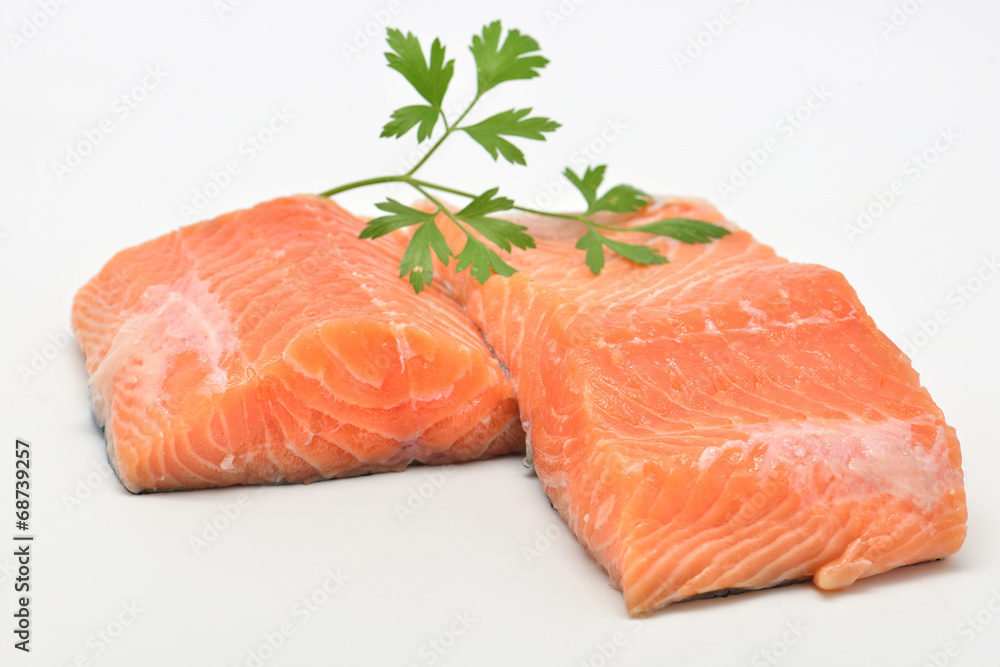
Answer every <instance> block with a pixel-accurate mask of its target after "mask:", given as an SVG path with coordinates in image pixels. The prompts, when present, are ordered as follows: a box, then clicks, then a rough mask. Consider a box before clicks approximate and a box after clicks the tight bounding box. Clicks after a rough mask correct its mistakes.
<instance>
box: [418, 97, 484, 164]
mask: <svg viewBox="0 0 1000 667" xmlns="http://www.w3.org/2000/svg"><path fill="white" fill-rule="evenodd" d="M481 95H482V93H477V94H476V96H475V97H473V98H472V101H471V102H469V106H467V107H465V111H463V112H462V115H460V116H459V117H458V118H457V119H456V120H455V122H454V123H452V124H451V125H448V121H447V120H445V123H444V127H445V130H444V134H442V135H441V138H440V139H438V140H437V141H436V142H434V145H433V146H431V149H430V150H429V151H427V152H426V153H424V156H423V157H422V158H420V161H419V162H417V163H416V164H415V165H413V168H412V169H410V170H409V171H408V172H406V174H405V176H406V177H410V176H413V174H415V173H416V172H417V169H420V167H422V166H423V165H424V163H425V162H427V160H428V159H429V158H430V156H431V155H433V154H434V151H436V150H437V149H438V147H439V146H440V145H441V144H443V143H444V140H445V139H447V138H448V137H449V136H450V135H451V133H452V132H454V131H455V130H457V129H460V128H459V127H458V124H459V123H461V122H462V121H463V120H465V117H466V116H468V115H469V112H470V111H472V107H474V106H476V102H478V101H479V97H480V96H481ZM442 116H443V114H442Z"/></svg>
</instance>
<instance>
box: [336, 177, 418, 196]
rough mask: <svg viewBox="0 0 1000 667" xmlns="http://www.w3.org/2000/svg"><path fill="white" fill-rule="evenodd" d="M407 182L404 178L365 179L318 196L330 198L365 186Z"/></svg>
mask: <svg viewBox="0 0 1000 667" xmlns="http://www.w3.org/2000/svg"><path fill="white" fill-rule="evenodd" d="M408 180H409V179H408V177H406V176H379V177H378V178H366V179H364V180H363V181H354V182H353V183H347V184H345V185H341V186H338V187H336V188H333V189H332V190H327V191H326V192H321V193H320V194H319V196H320V197H332V196H334V195H339V194H340V193H341V192H347V191H348V190H354V189H355V188H363V187H365V186H366V185H378V184H379V183H400V182H406V181H408Z"/></svg>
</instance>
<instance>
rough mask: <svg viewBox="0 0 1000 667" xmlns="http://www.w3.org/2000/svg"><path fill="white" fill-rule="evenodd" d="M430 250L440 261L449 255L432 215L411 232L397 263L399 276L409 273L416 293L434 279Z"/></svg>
mask: <svg viewBox="0 0 1000 667" xmlns="http://www.w3.org/2000/svg"><path fill="white" fill-rule="evenodd" d="M432 250H433V251H434V254H436V255H437V256H438V259H439V260H441V261H442V262H445V263H447V262H448V258H449V257H451V248H449V247H448V242H447V241H446V240H445V238H444V234H442V233H441V230H440V229H438V226H437V225H436V224H435V223H434V216H433V215H431V219H430V221H429V222H425V223H424V224H422V225H420V226H419V227H417V231H415V232H413V236H412V237H411V238H410V243H409V244H408V245H407V246H406V252H404V253H403V259H402V260H401V261H400V263H399V277H400V278H403V277H405V276H406V275H409V277H410V284H411V285H412V286H413V291H414V292H416V293H417V294H419V293H420V292H421V291H422V290H423V289H424V287H425V286H426V285H430V284H431V281H432V280H433V279H434V260H433V257H432V256H431V251H432Z"/></svg>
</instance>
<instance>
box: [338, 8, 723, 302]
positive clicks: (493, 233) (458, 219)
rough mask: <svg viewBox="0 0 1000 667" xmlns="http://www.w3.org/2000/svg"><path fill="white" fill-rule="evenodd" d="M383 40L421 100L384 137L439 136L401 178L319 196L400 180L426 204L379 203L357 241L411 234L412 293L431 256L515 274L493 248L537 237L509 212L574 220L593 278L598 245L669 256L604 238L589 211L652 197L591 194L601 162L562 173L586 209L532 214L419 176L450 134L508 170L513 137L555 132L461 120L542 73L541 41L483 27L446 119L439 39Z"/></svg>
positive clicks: (489, 195) (701, 226) (548, 125)
mask: <svg viewBox="0 0 1000 667" xmlns="http://www.w3.org/2000/svg"><path fill="white" fill-rule="evenodd" d="M501 37H503V41H502V42H501ZM387 42H388V45H389V49H390V50H389V51H387V52H386V54H385V57H386V61H387V62H388V65H389V67H390V68H392V69H394V70H396V71H397V72H399V73H400V74H402V75H403V77H404V78H405V79H406V80H407V81H408V82H409V83H410V85H411V86H413V88H414V90H416V92H417V93H418V94H419V95H420V97H421V98H423V102H424V103H421V104H411V105H407V106H404V107H400V108H399V109H396V110H395V111H393V112H392V114H391V116H390V120H389V122H387V123H386V124H385V126H384V127H383V128H382V134H381V136H382V137H395V138H400V137H403V136H405V135H406V134H407V133H408V132H410V131H411V130H413V129H414V128H416V135H417V141H418V142H420V143H423V142H424V141H430V140H431V139H432V137H434V135H435V132H436V131H437V130H438V122H439V121H440V126H441V127H442V128H443V131H442V132H441V133H440V136H439V137H438V138H437V140H436V141H435V142H434V143H433V144H432V145H431V147H430V149H429V150H428V151H427V152H426V153H425V154H424V156H423V157H422V158H421V159H420V160H419V161H418V162H417V163H416V164H415V165H414V166H413V167H412V168H411V169H410V170H409V171H408V172H406V173H405V174H400V175H395V176H381V177H377V178H368V179H364V180H360V181H355V182H353V183H347V184H345V185H342V186H339V187H336V188H333V189H331V190H327V191H326V192H323V193H322V195H321V196H324V197H332V196H334V195H336V194H339V193H341V192H346V191H348V190H353V189H356V188H361V187H366V186H370V185H378V184H384V183H405V184H407V185H409V186H411V187H412V188H414V189H415V190H416V191H417V192H419V193H420V194H421V195H422V196H423V197H424V198H425V199H427V201H428V202H430V207H429V208H430V210H419V209H415V208H412V207H410V206H407V205H405V204H402V203H400V202H398V201H396V200H395V199H392V198H387V199H386V201H384V202H380V203H378V204H376V207H377V208H378V209H379V210H380V211H383V212H384V213H385V214H386V215H382V216H380V217H377V218H374V219H373V220H370V221H369V222H368V223H367V225H366V227H365V229H364V230H363V231H362V232H361V238H373V239H374V238H378V237H380V236H384V235H386V234H389V233H391V232H393V231H395V230H397V229H402V228H404V227H414V228H415V229H414V230H413V232H412V234H411V236H410V241H409V243H408V245H407V248H406V251H405V252H404V253H403V257H402V259H401V261H400V264H399V275H400V277H408V278H409V281H410V284H411V285H412V286H413V289H414V290H415V291H416V292H418V293H419V292H420V291H421V290H423V288H424V287H425V286H427V285H429V284H431V281H432V279H433V276H434V256H437V258H438V260H440V261H441V262H443V263H446V264H447V263H449V262H451V260H452V259H454V260H456V261H457V265H456V266H455V270H456V271H465V270H469V271H470V272H471V274H472V276H473V277H474V278H475V279H476V280H478V281H479V282H480V283H483V282H486V280H487V279H488V278H489V277H490V275H492V274H493V273H498V274H500V275H503V276H510V275H513V274H514V272H515V269H514V268H513V267H512V266H510V265H509V264H508V263H507V262H505V261H504V260H503V259H502V258H501V257H500V255H498V254H497V252H496V251H495V250H493V248H491V247H490V245H492V246H494V247H495V248H496V249H498V250H501V251H504V252H510V251H511V250H512V249H513V248H515V247H516V248H520V249H522V250H527V249H529V248H534V247H535V240H534V239H533V238H532V237H531V236H530V235H529V234H528V233H527V227H525V226H524V225H519V224H517V223H514V222H511V221H510V220H505V219H503V218H498V217H494V216H493V214H496V213H501V212H503V211H511V210H517V211H523V212H527V213H534V214H538V215H544V216H548V217H554V218H565V219H571V220H576V221H579V222H581V223H583V224H584V225H586V228H587V229H586V232H585V233H584V234H583V235H582V236H581V237H580V239H579V240H578V241H577V243H576V247H577V248H578V249H580V250H583V251H585V261H586V263H587V266H588V267H590V270H591V271H592V272H593V273H594V275H598V274H600V272H601V269H602V268H603V267H604V249H605V248H607V249H608V250H610V251H611V252H614V253H617V254H619V255H621V256H622V257H625V258H627V259H629V260H632V261H633V262H637V263H639V264H664V263H666V262H667V258H666V257H664V256H663V255H662V254H661V253H660V252H659V251H658V250H657V249H656V248H652V247H649V246H646V245H642V244H633V243H626V242H624V241H620V240H614V239H612V238H609V236H608V235H607V234H606V232H620V231H622V229H621V228H618V227H613V226H610V225H605V224H602V223H600V222H597V221H595V220H594V219H593V215H594V214H596V213H599V212H601V211H609V212H614V213H628V212H632V211H638V210H639V209H641V208H642V207H643V206H645V205H647V204H648V203H649V202H650V201H651V199H652V198H651V197H650V196H649V195H648V194H646V193H645V192H643V191H642V190H639V189H638V188H635V187H632V186H631V185H624V184H623V185H615V186H613V187H611V188H609V189H607V190H606V191H605V192H604V194H602V195H600V196H598V189H599V188H600V186H601V183H602V182H603V180H604V172H605V169H606V167H605V166H604V165H601V166H596V167H588V168H587V169H586V170H585V171H584V173H583V174H582V175H577V174H576V173H575V172H573V170H571V169H569V168H567V169H566V170H565V172H563V173H564V175H565V176H566V178H567V179H568V180H569V182H570V183H572V184H573V186H574V187H575V188H576V189H577V190H579V191H580V194H581V195H582V196H583V198H584V200H585V201H586V203H587V208H586V210H585V211H584V212H583V213H554V212H545V211H538V210H535V209H531V208H526V207H523V206H517V205H515V204H514V201H513V200H511V199H509V198H507V197H503V196H500V195H499V194H498V192H499V189H498V188H491V189H489V190H487V191H485V192H483V193H481V194H475V193H470V192H465V191H463V190H458V189H456V188H452V187H447V186H443V185H438V184H435V183H430V182H427V181H424V180H422V179H418V178H416V176H415V174H416V172H417V170H419V169H420V168H421V167H422V166H423V165H424V164H425V163H426V162H427V160H428V159H430V157H431V156H432V155H433V154H434V153H435V152H436V151H437V149H438V148H439V147H440V146H441V144H443V143H444V141H445V140H446V139H448V137H450V136H452V135H453V134H455V133H464V134H466V135H467V136H468V137H469V138H470V139H472V140H473V141H475V142H476V143H478V144H479V145H480V146H482V147H483V148H484V149H485V150H486V151H487V152H488V153H489V154H490V156H491V157H492V158H493V159H494V160H498V159H499V158H501V157H502V158H503V159H504V160H506V161H507V162H510V163H511V164H519V165H526V161H525V157H524V153H523V151H522V150H521V149H520V148H519V147H518V146H517V145H515V144H514V143H513V142H512V141H511V140H510V139H511V138H517V139H530V140H534V141H545V138H546V137H545V135H546V134H548V133H551V132H554V131H555V130H556V129H557V128H559V127H560V125H559V123H557V122H555V121H554V120H552V119H550V118H545V117H543V116H532V115H531V113H532V109H531V108H524V109H508V110H506V111H501V112H500V113H497V114H494V115H492V116H490V117H488V118H485V119H483V120H481V121H479V122H477V123H474V124H466V123H465V120H466V117H467V116H468V115H469V113H470V112H471V111H472V109H473V108H474V107H475V106H476V104H477V103H478V102H479V100H480V99H481V98H482V97H483V95H484V94H486V93H487V92H488V91H490V90H492V89H493V88H495V87H496V86H498V85H500V84H502V83H505V82H508V81H516V80H524V79H533V78H535V77H537V76H539V71H540V70H541V69H543V68H544V67H545V66H546V65H547V64H548V62H549V61H548V60H547V59H546V58H544V57H543V56H541V55H540V54H539V53H538V51H539V46H538V42H536V41H535V40H534V39H533V38H531V37H529V36H528V35H524V34H522V33H521V32H520V31H519V30H516V29H511V30H508V31H507V33H506V36H504V34H503V28H502V26H501V24H500V22H499V21H495V22H494V23H491V24H490V25H488V26H485V27H484V28H483V30H482V33H481V34H479V35H475V36H473V38H472V44H471V45H470V46H469V50H470V51H471V52H472V56H473V58H474V59H475V62H476V94H475V96H474V97H473V98H472V100H471V102H469V104H468V106H467V107H466V108H465V110H463V111H462V112H461V113H460V114H459V115H458V117H457V118H454V119H451V120H450V119H449V118H448V115H447V114H446V113H445V111H444V98H445V94H446V93H447V92H448V86H449V84H450V83H451V79H452V76H453V74H454V70H455V61H454V60H447V59H446V54H445V47H444V46H443V45H442V44H441V42H440V40H438V39H435V40H434V41H433V43H432V44H431V47H430V50H429V51H428V52H427V54H426V55H425V53H424V50H423V48H422V47H421V45H420V41H419V39H417V37H415V36H414V35H413V34H412V33H406V34H405V35H404V34H403V33H402V32H401V31H399V30H396V29H394V28H389V30H388V39H387ZM433 192H444V193H447V194H452V195H457V196H459V197H464V198H467V199H468V200H469V202H468V203H467V204H466V205H465V206H464V207H463V208H462V209H460V210H458V211H452V210H450V209H449V208H448V207H447V206H445V205H444V204H443V203H442V202H441V201H440V200H439V199H438V198H437V197H436V196H434V194H433ZM439 215H444V216H445V217H447V218H448V219H449V220H451V222H452V223H454V225H455V226H456V227H457V228H458V229H459V230H460V231H461V232H462V233H463V234H464V236H465V243H464V245H463V247H462V250H461V251H459V253H458V254H457V255H455V254H454V252H453V251H452V249H451V247H450V246H449V245H448V242H447V241H446V239H445V237H444V234H443V233H442V232H441V229H440V228H439V227H438V226H437V223H436V219H437V217H438V216H439ZM627 231H629V232H645V233H648V234H657V235H661V236H670V237H672V238H675V239H677V240H680V241H682V242H684V243H706V242H709V241H711V240H712V239H715V238H721V237H722V236H724V235H726V234H728V233H729V232H728V231H727V230H726V229H725V228H723V227H719V226H717V225H713V224H711V223H708V222H703V221H700V220H691V219H688V218H669V219H665V220H659V221H656V222H652V223H649V224H645V225H641V226H637V227H630V228H628V230H627ZM484 240H485V242H484Z"/></svg>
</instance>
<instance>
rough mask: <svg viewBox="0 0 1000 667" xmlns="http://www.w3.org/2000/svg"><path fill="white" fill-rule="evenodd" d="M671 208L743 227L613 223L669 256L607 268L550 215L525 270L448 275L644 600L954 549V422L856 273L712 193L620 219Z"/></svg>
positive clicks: (629, 593) (603, 544) (606, 547)
mask: <svg viewBox="0 0 1000 667" xmlns="http://www.w3.org/2000/svg"><path fill="white" fill-rule="evenodd" d="M667 217H691V218H698V219H702V220H707V221H712V222H717V223H719V224H722V225H724V226H726V227H727V228H729V229H730V230H731V231H732V233H731V234H729V235H727V236H725V237H724V238H722V239H721V240H718V241H716V242H713V243H711V244H704V245H684V244H680V243H678V242H675V241H673V240H670V239H666V238H659V237H658V238H652V237H650V236H648V235H641V234H635V233H632V234H628V233H625V232H615V234H616V235H617V237H618V238H619V240H627V241H630V242H633V243H643V242H645V243H648V244H649V245H653V246H656V247H658V248H659V249H661V250H662V251H663V252H664V254H665V255H666V256H667V257H668V258H669V259H670V263H669V264H664V265H657V266H649V267H642V266H639V265H637V264H634V263H631V262H629V261H627V260H624V259H620V258H617V257H616V258H612V257H610V256H609V257H608V259H607V265H606V267H605V269H604V271H603V272H602V274H601V275H600V276H599V277H594V276H593V275H592V274H591V273H590V271H589V269H588V268H587V267H586V266H585V264H584V262H583V257H582V256H583V253H582V252H581V251H579V250H576V249H574V247H573V245H574V242H575V240H576V239H577V238H578V237H579V236H580V234H581V233H582V231H583V229H582V228H581V227H580V226H574V225H577V223H567V224H566V225H564V226H562V227H558V226H555V225H554V224H553V222H552V220H551V219H547V220H545V221H544V222H542V223H541V224H539V225H537V229H532V231H533V233H534V234H535V235H536V238H539V242H538V249H536V250H531V251H528V252H520V251H515V253H514V254H512V255H510V256H509V257H507V259H509V261H510V263H511V264H512V265H513V266H515V267H516V268H518V269H519V272H518V273H516V274H515V275H513V276H512V277H510V278H504V277H502V276H496V275H495V276H492V277H491V278H490V279H489V280H488V281H487V282H486V283H485V285H479V284H478V283H476V282H475V281H474V280H472V279H471V278H470V277H469V276H468V273H461V274H458V275H451V276H450V277H449V279H450V280H451V281H452V283H453V288H454V291H455V294H456V297H457V298H458V299H459V300H460V301H462V302H463V303H465V305H466V309H467V312H468V313H469V315H470V316H471V317H472V319H473V321H474V322H475V323H476V324H477V325H478V326H479V327H480V329H481V330H482V331H483V333H484V335H485V337H486V340H487V342H488V343H489V344H490V346H491V347H492V349H493V350H494V351H495V352H496V354H497V355H498V357H499V358H500V360H501V361H502V362H503V363H504V364H505V366H506V367H507V369H508V370H509V372H510V374H511V377H512V379H513V381H514V385H515V387H516V390H517V397H518V401H519V404H520V410H521V419H522V421H523V424H524V428H525V430H526V431H527V432H528V453H529V458H530V459H531V460H532V461H533V464H534V468H535V470H536V472H537V474H538V477H539V479H540V480H541V482H542V484H543V485H544V488H545V491H546V493H547V494H548V496H549V498H550V499H551V501H552V504H553V506H554V507H555V508H556V509H557V510H558V511H559V513H560V514H561V515H562V517H563V519H564V520H565V521H566V523H567V524H568V525H569V527H570V529H571V530H572V531H573V532H574V533H575V534H576V536H577V537H578V538H579V539H580V541H581V542H582V543H583V545H584V546H585V547H586V549H587V550H588V551H589V552H590V554H591V555H592V556H593V557H594V558H595V559H596V560H597V562H598V563H600V564H601V565H602V566H603V567H604V568H605V569H606V570H607V572H608V575H609V577H610V580H611V583H612V585H613V586H615V587H617V588H619V589H620V590H622V591H623V593H624V597H625V602H626V604H627V606H628V610H629V611H630V612H631V613H633V614H638V613H641V612H648V611H651V610H654V609H657V608H660V607H663V606H665V605H668V604H670V603H672V602H676V601H679V600H685V599H689V598H695V597H702V596H710V595H712V594H722V593H726V592H731V591H735V590H745V589H758V588H765V587H771V586H776V585H779V584H782V583H786V582H792V581H798V580H808V579H812V580H813V582H814V583H815V584H816V586H818V587H819V588H821V589H824V590H836V589H842V588H844V587H846V586H849V585H850V584H852V583H853V582H854V581H856V580H857V579H859V578H861V577H866V576H870V575H873V574H877V573H880V572H885V571H887V570H890V569H892V568H895V567H899V566H901V565H906V564H909V563H917V562H921V561H928V560H933V559H938V558H942V557H944V556H947V555H949V554H952V553H954V552H955V551H957V550H958V549H959V547H960V546H961V545H962V542H963V540H964V538H965V533H966V527H965V522H966V507H965V492H964V487H963V478H962V470H961V454H960V451H959V444H958V440H957V439H956V436H955V431H954V430H953V429H952V428H951V427H950V426H948V425H947V424H946V423H945V420H944V417H943V415H942V413H941V410H940V409H939V408H938V407H937V406H936V405H935V404H934V402H933V401H932V400H931V397H930V395H929V394H928V393H927V391H926V390H925V389H924V388H922V387H921V386H920V383H919V379H918V376H917V373H916V372H915V371H914V370H913V368H912V367H911V365H910V361H909V359H908V358H907V357H906V356H905V355H904V354H903V353H902V352H901V351H900V350H899V349H898V348H897V347H896V346H895V345H894V344H893V343H892V342H891V341H889V339H888V338H886V336H885V335H883V334H882V333H881V332H880V331H879V330H878V328H877V327H876V326H875V323H874V322H873V321H872V320H871V318H870V317H869V316H868V314H867V313H866V312H865V309H864V307H863V306H862V305H861V303H860V302H859V301H858V297H857V295H856V294H855V292H854V290H853V289H852V288H851V286H850V285H849V284H848V283H847V281H846V280H845V279H844V277H843V276H842V275H841V274H840V273H837V272H836V271H832V270H830V269H827V268H824V267H821V266H815V265H807V264H795V263H790V262H788V261H787V260H784V259H782V258H781V257H778V256H777V255H775V253H774V251H773V250H772V249H771V248H769V247H768V246H766V245H763V244H761V243H758V242H757V241H755V240H754V239H753V238H752V237H751V236H750V234H748V233H746V232H745V231H740V230H738V229H737V228H736V227H735V226H734V225H732V224H731V223H729V222H726V221H724V220H723V219H722V217H721V216H720V215H719V213H718V212H717V211H716V210H715V209H714V208H712V207H711V206H709V205H708V204H706V203H704V202H701V201H688V200H666V201H662V202H658V203H655V204H651V205H650V207H647V210H644V211H642V212H640V213H638V214H635V215H633V216H631V217H624V218H619V219H618V224H621V225H623V226H624V227H627V226H628V225H631V224H641V223H645V222H651V221H653V220H658V219H662V218H667ZM441 224H442V225H443V226H446V223H445V221H444V220H442V222H441ZM526 224H528V225H529V226H530V227H535V226H536V225H535V224H533V223H531V222H527V223H526ZM546 230H548V231H546ZM450 231H451V232H452V233H453V232H454V230H450ZM543 235H544V236H545V238H542V237H543ZM450 238H451V240H454V241H455V242H456V244H457V245H458V246H459V247H460V244H461V242H460V241H459V240H458V237H457V236H454V235H453V236H452V237H450Z"/></svg>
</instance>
